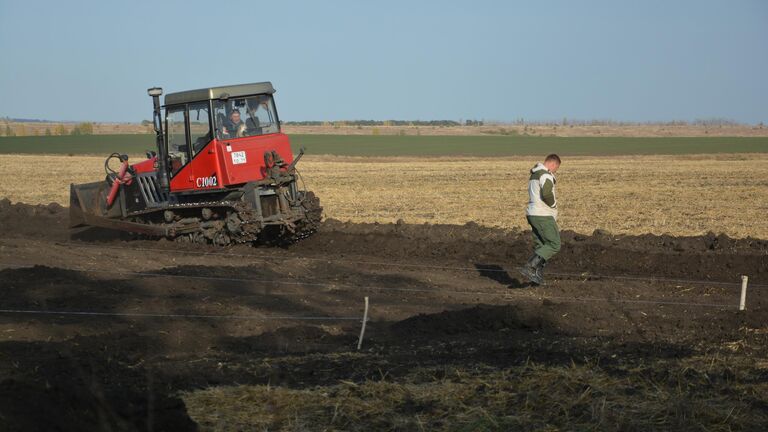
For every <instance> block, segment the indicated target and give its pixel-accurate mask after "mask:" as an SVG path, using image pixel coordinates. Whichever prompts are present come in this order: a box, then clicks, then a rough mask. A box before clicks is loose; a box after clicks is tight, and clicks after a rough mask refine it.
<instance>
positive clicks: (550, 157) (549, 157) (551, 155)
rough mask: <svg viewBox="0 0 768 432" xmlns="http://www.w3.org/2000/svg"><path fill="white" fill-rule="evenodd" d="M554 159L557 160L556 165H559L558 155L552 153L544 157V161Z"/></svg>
mask: <svg viewBox="0 0 768 432" xmlns="http://www.w3.org/2000/svg"><path fill="white" fill-rule="evenodd" d="M549 161H554V162H557V164H558V165H560V156H558V155H556V154H554V153H552V154H548V155H547V157H545V158H544V162H549Z"/></svg>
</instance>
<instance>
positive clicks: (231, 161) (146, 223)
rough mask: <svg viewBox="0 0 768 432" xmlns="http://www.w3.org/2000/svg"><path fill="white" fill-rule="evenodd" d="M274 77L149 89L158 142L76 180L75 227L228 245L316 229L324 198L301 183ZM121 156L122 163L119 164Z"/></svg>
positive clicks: (293, 235)
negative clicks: (96, 176) (143, 155)
mask: <svg viewBox="0 0 768 432" xmlns="http://www.w3.org/2000/svg"><path fill="white" fill-rule="evenodd" d="M274 92H275V90H274V88H273V87H272V84H271V83H269V82H263V83H256V84H242V85H234V86H226V87H214V88H207V89H200V90H190V91H185V92H180V93H172V94H168V95H166V96H165V105H164V106H163V107H162V108H164V109H165V119H164V120H163V117H162V111H161V106H160V96H161V95H162V89H160V88H156V87H155V88H151V89H149V90H148V93H149V95H150V96H151V97H152V98H153V102H154V128H155V133H156V136H157V139H156V140H157V151H156V152H155V151H150V152H148V153H147V159H146V160H144V161H141V162H138V163H135V164H133V165H130V164H129V163H128V157H127V156H125V155H121V154H117V153H115V154H112V155H110V156H109V157H108V158H107V160H106V162H105V164H104V165H105V170H106V171H107V178H106V181H101V182H96V183H87V184H81V185H74V184H73V185H71V186H70V207H69V208H70V226H71V227H73V228H74V227H80V226H96V227H102V228H109V229H115V230H121V231H128V232H132V233H137V234H144V235H148V236H152V237H165V238H169V239H174V240H177V241H189V242H194V243H212V244H216V245H222V246H224V245H229V244H233V243H246V242H279V243H285V242H292V241H296V240H298V239H301V238H303V237H306V236H308V235H310V234H311V233H312V232H314V231H315V229H316V228H317V225H318V223H319V222H320V218H321V212H322V207H320V202H319V200H318V199H317V198H316V197H315V195H314V194H313V193H312V192H308V191H305V190H302V188H300V187H299V180H300V177H299V174H298V172H297V171H296V163H297V162H298V161H299V159H300V158H301V156H302V155H303V153H304V152H303V150H302V151H301V152H300V153H299V154H298V155H297V156H296V157H295V158H294V156H293V153H292V151H291V147H290V144H289V140H288V137H287V136H286V135H285V134H283V133H282V132H281V129H280V121H279V119H278V116H277V110H276V108H275V103H274V98H273V94H274ZM117 163H119V169H118V170H115V167H114V166H115V165H117Z"/></svg>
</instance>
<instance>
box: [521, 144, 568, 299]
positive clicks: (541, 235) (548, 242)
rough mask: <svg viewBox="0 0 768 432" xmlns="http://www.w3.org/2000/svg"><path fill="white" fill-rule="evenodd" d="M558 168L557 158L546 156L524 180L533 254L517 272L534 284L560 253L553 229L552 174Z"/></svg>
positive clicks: (557, 233)
mask: <svg viewBox="0 0 768 432" xmlns="http://www.w3.org/2000/svg"><path fill="white" fill-rule="evenodd" d="M558 168H560V157H559V156H558V155H556V154H551V155H548V156H547V157H546V158H545V159H544V163H537V164H536V166H534V167H533V168H532V169H531V177H530V179H529V180H528V207H527V208H526V210H525V215H526V218H527V219H528V224H529V225H531V231H532V233H533V243H534V247H533V255H532V256H531V258H530V259H528V262H527V263H525V266H524V267H521V268H520V273H522V275H523V276H525V277H526V278H527V279H528V280H530V281H531V282H533V283H534V284H536V285H542V284H544V265H545V264H546V263H547V261H549V260H550V259H551V258H552V256H554V255H555V254H556V253H557V252H558V251H559V250H560V231H559V229H558V227H557V197H556V195H555V184H556V183H557V180H555V172H556V171H557V169H558Z"/></svg>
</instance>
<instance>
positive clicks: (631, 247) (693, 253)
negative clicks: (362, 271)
mask: <svg viewBox="0 0 768 432" xmlns="http://www.w3.org/2000/svg"><path fill="white" fill-rule="evenodd" d="M562 240H563V247H562V250H561V251H560V253H559V254H558V255H557V256H556V257H555V258H554V259H553V260H552V262H551V263H550V265H549V266H548V267H547V270H548V271H549V272H550V273H568V274H573V275H583V276H584V277H589V276H590V275H622V276H637V277H656V278H678V279H701V280H712V281H724V282H733V283H738V282H739V280H740V276H741V275H742V274H746V275H749V276H750V280H752V281H753V282H754V283H768V240H762V239H751V238H747V239H731V238H729V237H728V236H725V235H714V234H708V235H705V236H698V237H673V236H666V235H662V236H657V235H650V234H649V235H642V236H613V235H611V234H609V233H606V232H602V231H596V232H595V233H593V235H584V234H578V233H574V232H572V231H564V232H563V233H562ZM295 248H296V249H297V250H301V253H307V252H311V253H316V254H322V255H324V254H334V255H344V254H360V255H370V254H375V255H377V256H380V257H382V258H386V259H397V260H408V259H415V258H420V259H435V260H436V261H445V260H452V261H463V262H466V263H467V265H468V266H477V265H480V266H488V265H501V266H504V267H510V266H516V265H519V264H520V263H522V262H524V261H525V260H526V259H527V258H528V256H529V255H530V253H531V252H530V251H531V248H532V240H531V238H530V232H525V231H514V230H513V231H506V230H500V229H495V228H488V227H482V226H479V225H477V224H466V225H461V226H459V225H428V224H424V225H407V224H352V223H342V222H339V221H335V220H328V221H326V222H325V224H324V225H323V227H322V228H321V230H320V231H319V232H318V233H317V234H316V235H315V236H313V237H312V238H310V239H308V240H306V241H304V242H301V243H300V244H298V245H296V246H295Z"/></svg>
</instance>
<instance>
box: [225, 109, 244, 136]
mask: <svg viewBox="0 0 768 432" xmlns="http://www.w3.org/2000/svg"><path fill="white" fill-rule="evenodd" d="M242 129H245V123H243V120H241V119H240V110H239V109H237V108H235V109H233V110H232V112H230V113H229V118H228V119H227V120H225V121H224V127H223V130H222V132H224V135H226V136H227V137H229V138H240V137H242V136H243V131H242Z"/></svg>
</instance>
